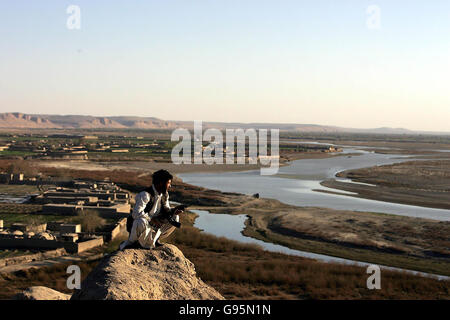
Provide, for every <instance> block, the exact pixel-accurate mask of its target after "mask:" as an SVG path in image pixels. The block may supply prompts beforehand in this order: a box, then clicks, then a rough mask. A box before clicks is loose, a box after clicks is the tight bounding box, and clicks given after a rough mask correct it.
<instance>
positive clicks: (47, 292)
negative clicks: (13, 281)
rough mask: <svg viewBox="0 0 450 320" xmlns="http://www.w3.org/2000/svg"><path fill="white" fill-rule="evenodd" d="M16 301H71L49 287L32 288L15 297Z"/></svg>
mask: <svg viewBox="0 0 450 320" xmlns="http://www.w3.org/2000/svg"><path fill="white" fill-rule="evenodd" d="M14 299H15V300H69V299H70V294H65V293H62V292H59V291H56V290H53V289H50V288H47V287H30V288H28V289H26V290H24V291H22V292H21V293H19V294H17V295H16V296H15V297H14Z"/></svg>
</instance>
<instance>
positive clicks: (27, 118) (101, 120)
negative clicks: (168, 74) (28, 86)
mask: <svg viewBox="0 0 450 320" xmlns="http://www.w3.org/2000/svg"><path fill="white" fill-rule="evenodd" d="M180 127H185V128H192V127H193V122H192V121H176V120H162V119H159V118H156V117H138V116H88V115H52V114H26V113H21V112H5V113H0V128H23V129H26V128H29V129H176V128H180ZM203 127H204V128H218V129H236V128H242V129H248V128H254V129H272V128H278V129H280V130H281V131H301V132H322V133H345V132H347V133H378V134H425V133H428V134H448V133H447V132H431V131H430V132H427V131H413V130H409V129H405V128H389V127H380V128H369V129H356V128H345V127H338V126H330V125H318V124H300V123H257V122H252V123H240V122H229V123H227V122H217V121H204V122H203Z"/></svg>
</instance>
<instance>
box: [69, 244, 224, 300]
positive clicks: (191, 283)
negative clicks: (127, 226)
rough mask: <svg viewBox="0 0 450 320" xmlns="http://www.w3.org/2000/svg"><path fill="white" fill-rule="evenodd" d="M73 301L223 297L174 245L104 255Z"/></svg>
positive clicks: (211, 298) (206, 298)
mask: <svg viewBox="0 0 450 320" xmlns="http://www.w3.org/2000/svg"><path fill="white" fill-rule="evenodd" d="M71 299H72V300H185V299H188V300H197V299H201V300H213V299H224V298H223V297H222V295H221V294H220V293H218V292H217V291H216V290H215V289H213V288H211V287H210V286H208V285H207V284H205V283H204V282H203V281H202V280H201V279H200V278H198V277H197V275H196V272H195V267H194V264H193V263H192V262H191V261H189V260H188V259H186V258H185V257H184V255H183V253H182V252H181V251H180V250H179V249H178V248H177V247H175V246H173V245H169V244H165V245H164V246H163V247H160V248H158V249H154V250H144V249H126V250H124V251H118V252H116V253H113V254H112V255H110V256H108V257H105V258H104V259H103V260H102V261H101V262H100V263H99V264H98V265H97V267H95V268H94V270H92V272H91V273H90V274H89V275H88V276H87V277H86V279H85V280H84V281H83V282H82V284H81V289H80V290H77V291H76V292H75V293H74V294H73V295H72V298H71Z"/></svg>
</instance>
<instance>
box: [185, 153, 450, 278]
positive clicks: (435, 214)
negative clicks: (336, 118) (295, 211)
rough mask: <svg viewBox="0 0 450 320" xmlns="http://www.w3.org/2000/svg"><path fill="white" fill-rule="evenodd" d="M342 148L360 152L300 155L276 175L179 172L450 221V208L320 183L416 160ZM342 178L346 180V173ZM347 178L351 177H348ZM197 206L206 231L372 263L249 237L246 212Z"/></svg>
mask: <svg viewBox="0 0 450 320" xmlns="http://www.w3.org/2000/svg"><path fill="white" fill-rule="evenodd" d="M343 153H344V154H355V153H358V154H359V155H357V156H356V155H351V156H350V155H348V156H346V155H343V156H338V157H330V158H325V159H303V160H296V161H293V162H292V163H290V164H289V165H288V166H284V167H280V170H279V173H278V174H277V175H275V176H262V175H260V172H259V170H251V171H243V172H223V173H184V174H179V177H180V178H181V179H183V181H184V182H186V183H189V184H192V185H196V186H201V187H205V188H208V189H213V190H219V191H222V192H239V193H244V194H249V195H251V194H255V193H259V195H260V197H263V198H272V199H278V200H280V201H281V202H284V203H287V204H291V205H296V206H307V207H310V206H314V207H326V208H331V209H340V210H353V211H369V212H379V213H387V214H395V215H404V216H410V217H420V218H429V219H435V220H441V221H450V210H445V209H434V208H426V207H419V206H411V205H404V204H396V203H388V202H383V201H377V200H370V199H362V198H355V197H351V196H348V195H346V193H347V194H349V193H348V192H346V191H341V190H336V189H331V188H327V187H324V186H322V185H320V182H321V181H323V180H325V179H330V178H335V175H336V173H338V172H340V171H344V170H349V169H358V168H364V167H371V166H377V165H386V164H393V163H399V162H403V161H409V160H417V159H412V158H411V156H405V155H392V154H390V155H389V154H378V153H374V152H371V151H366V150H362V149H359V148H358V149H356V148H354V147H345V148H344V150H343ZM342 180H343V181H344V179H342ZM346 182H349V181H348V180H346ZM314 190H327V191H333V192H338V193H340V194H329V193H324V192H317V191H314ZM350 194H351V193H350ZM193 211H195V212H196V213H197V214H198V215H199V217H198V218H197V219H196V222H195V226H196V227H198V228H200V229H202V230H204V231H205V232H208V233H212V234H214V235H217V236H223V237H226V238H228V239H232V240H236V241H240V242H244V243H255V244H258V245H260V246H262V247H263V248H264V249H265V250H268V251H273V252H281V253H285V254H291V255H297V256H302V257H307V258H312V259H316V260H321V261H325V262H337V263H345V264H357V265H362V266H367V265H369V263H366V262H362V261H354V260H348V259H342V258H337V257H332V256H327V255H321V254H315V253H311V252H304V251H299V250H293V249H290V248H287V247H284V246H280V245H276V244H273V243H268V242H264V241H261V240H257V239H253V238H250V237H246V236H244V235H243V234H242V230H243V229H244V227H245V225H244V222H245V219H246V216H245V214H242V215H226V214H209V212H207V211H202V210H193ZM384 268H388V269H392V270H403V271H406V272H413V273H416V272H415V271H411V270H404V269H398V268H391V267H384ZM419 274H421V275H424V276H436V275H430V274H426V273H419ZM438 277H439V278H440V279H449V277H445V276H438Z"/></svg>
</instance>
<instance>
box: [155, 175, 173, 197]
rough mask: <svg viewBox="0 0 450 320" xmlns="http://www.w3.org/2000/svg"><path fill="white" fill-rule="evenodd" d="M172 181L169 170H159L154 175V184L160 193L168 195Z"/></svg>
mask: <svg viewBox="0 0 450 320" xmlns="http://www.w3.org/2000/svg"><path fill="white" fill-rule="evenodd" d="M172 179H173V176H172V175H171V174H170V173H169V171H167V170H158V171H155V172H153V175H152V180H153V181H152V182H153V184H154V185H155V189H156V191H158V192H159V193H166V192H167V191H168V190H169V188H170V186H171V183H172Z"/></svg>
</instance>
